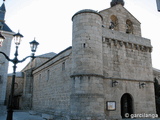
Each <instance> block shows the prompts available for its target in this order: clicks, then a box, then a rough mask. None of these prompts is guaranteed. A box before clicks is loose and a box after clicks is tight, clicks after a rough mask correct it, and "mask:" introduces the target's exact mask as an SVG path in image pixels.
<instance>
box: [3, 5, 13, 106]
mask: <svg viewBox="0 0 160 120" xmlns="http://www.w3.org/2000/svg"><path fill="white" fill-rule="evenodd" d="M5 13H6V8H5V4H4V3H3V4H2V5H1V7H0V32H1V33H2V35H3V36H4V37H5V40H4V41H3V43H0V51H1V52H4V53H5V54H6V55H7V56H9V55H10V48H11V41H12V38H13V34H14V32H13V31H12V30H11V29H10V28H9V27H8V25H7V24H6V23H5V20H4V18H5ZM7 73H8V61H7V60H6V58H5V57H4V56H3V55H2V54H0V105H4V102H5V95H6V84H7Z"/></svg>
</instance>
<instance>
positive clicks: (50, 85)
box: [22, 0, 156, 120]
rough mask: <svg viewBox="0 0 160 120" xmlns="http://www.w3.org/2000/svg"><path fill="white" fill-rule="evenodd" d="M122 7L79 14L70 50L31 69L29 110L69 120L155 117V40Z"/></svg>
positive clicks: (116, 5)
mask: <svg viewBox="0 0 160 120" xmlns="http://www.w3.org/2000/svg"><path fill="white" fill-rule="evenodd" d="M123 5H124V2H123V0H122V1H119V2H116V1H114V0H113V1H112V2H111V7H110V8H108V9H105V10H102V11H100V12H97V11H94V10H90V9H85V10H81V11H78V12H77V13H75V14H74V15H73V17H72V21H73V34H72V47H68V48H67V49H65V50H64V51H62V52H60V53H59V54H56V55H54V56H53V57H51V58H49V59H46V60H43V61H41V64H40V60H41V59H39V58H35V59H34V60H33V61H32V62H31V63H30V64H28V66H27V67H26V68H25V69H24V70H23V72H24V86H25V87H24V89H23V90H24V91H25V92H24V93H25V94H24V95H23V97H24V98H26V99H27V101H28V104H27V105H28V106H29V108H30V109H33V110H35V111H39V112H42V113H48V114H50V115H53V116H54V115H57V114H58V115H62V116H67V118H68V119H70V120H105V119H109V120H110V119H122V118H128V117H130V115H131V114H143V113H145V114H156V107H155V95H154V79H153V69H152V59H151V52H152V46H151V41H150V40H149V39H146V38H143V37H142V36H141V26H140V22H139V21H138V20H137V19H136V18H135V17H134V16H133V15H132V14H131V13H130V12H129V11H127V10H126V9H125V8H124V7H123ZM43 59H44V57H43ZM36 63H37V64H38V65H37V64H36ZM27 80H28V81H27ZM27 101H26V100H25V103H26V102H27ZM22 103H23V100H22ZM27 105H26V106H27ZM24 106H25V105H24Z"/></svg>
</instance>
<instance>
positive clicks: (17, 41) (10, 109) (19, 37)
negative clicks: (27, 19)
mask: <svg viewBox="0 0 160 120" xmlns="http://www.w3.org/2000/svg"><path fill="white" fill-rule="evenodd" d="M13 36H14V42H15V44H16V51H15V54H14V56H15V57H14V59H10V58H9V57H8V56H7V55H6V54H5V53H4V52H0V53H1V54H3V55H4V56H5V58H6V59H7V60H8V61H10V62H12V63H13V64H14V65H13V75H12V84H11V92H10V99H9V104H8V108H7V109H8V110H7V120H12V119H13V96H14V84H15V76H16V68H17V66H16V65H17V64H18V63H21V62H24V61H25V60H26V59H27V58H29V57H31V58H32V59H34V58H35V56H34V53H35V52H36V49H37V46H38V45H39V43H38V42H36V41H35V40H34V41H32V42H30V46H31V51H32V55H31V56H27V57H25V58H24V59H22V60H18V58H17V57H18V46H19V45H20V43H21V41H22V38H23V35H21V34H20V33H19V32H18V33H17V34H15V35H13ZM4 39H5V37H4V36H3V35H2V34H1V33H0V41H2V42H3V40H4Z"/></svg>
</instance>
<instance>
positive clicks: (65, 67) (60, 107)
mask: <svg viewBox="0 0 160 120" xmlns="http://www.w3.org/2000/svg"><path fill="white" fill-rule="evenodd" d="M70 54H71V48H68V49H66V50H64V51H62V52H61V53H60V54H58V55H56V56H55V57H54V58H52V59H51V60H50V61H48V62H47V63H46V64H45V65H43V66H40V67H38V68H37V69H36V70H34V72H33V74H34V83H33V109H34V110H37V111H43V112H52V114H53V113H54V112H55V111H56V112H58V111H60V112H63V111H64V112H65V113H66V114H68V112H69V109H70V94H71V93H70V92H71V81H70V74H71V56H70Z"/></svg>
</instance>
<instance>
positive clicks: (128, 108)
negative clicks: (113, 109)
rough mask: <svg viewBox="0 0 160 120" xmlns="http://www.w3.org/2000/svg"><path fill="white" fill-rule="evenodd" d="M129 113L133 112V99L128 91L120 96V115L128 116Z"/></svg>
mask: <svg viewBox="0 0 160 120" xmlns="http://www.w3.org/2000/svg"><path fill="white" fill-rule="evenodd" d="M131 114H133V99H132V96H131V95H130V94H129V93H125V94H123V95H122V97H121V116H122V118H130V115H131Z"/></svg>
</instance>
